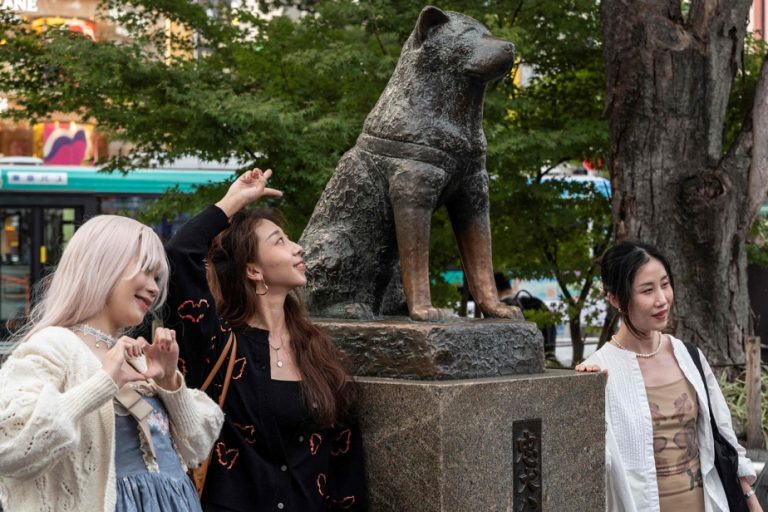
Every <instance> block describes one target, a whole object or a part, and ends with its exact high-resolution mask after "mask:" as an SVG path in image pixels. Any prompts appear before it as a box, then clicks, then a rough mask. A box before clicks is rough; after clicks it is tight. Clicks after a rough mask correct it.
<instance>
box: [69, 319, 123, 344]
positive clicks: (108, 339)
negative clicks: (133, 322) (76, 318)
mask: <svg viewBox="0 0 768 512" xmlns="http://www.w3.org/2000/svg"><path fill="white" fill-rule="evenodd" d="M73 329H74V330H76V331H80V332H81V333H83V334H87V335H88V336H93V337H94V338H96V343H95V344H94V345H95V346H96V348H101V344H102V343H104V344H106V345H107V350H109V349H111V348H112V347H114V346H115V343H117V338H115V337H114V336H110V335H109V334H107V333H105V332H102V331H100V330H98V329H97V328H95V327H91V326H90V325H88V324H77V325H76V326H74V327H73Z"/></svg>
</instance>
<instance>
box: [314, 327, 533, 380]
mask: <svg viewBox="0 0 768 512" xmlns="http://www.w3.org/2000/svg"><path fill="white" fill-rule="evenodd" d="M313 322H314V323H315V324H316V325H317V326H318V327H320V328H321V329H323V330H324V331H325V332H327V333H328V334H329V335H330V336H331V337H332V338H333V339H334V340H335V341H336V344H337V346H338V347H339V348H341V349H342V350H343V351H344V353H345V354H346V355H347V356H348V357H349V358H350V360H351V362H352V369H351V370H352V372H351V373H352V374H353V375H365V376H368V377H395V378H405V379H429V380H445V379H468V378H479V377H496V376H501V375H518V374H530V373H538V372H542V371H544V339H543V338H542V336H541V331H539V329H538V328H537V327H536V324H534V323H531V322H525V321H518V320H502V319H484V320H470V319H457V320H455V321H450V322H441V323H435V322H414V321H412V320H410V319H407V318H393V317H390V318H387V319H385V320H377V321H359V320H335V319H334V320H330V319H313Z"/></svg>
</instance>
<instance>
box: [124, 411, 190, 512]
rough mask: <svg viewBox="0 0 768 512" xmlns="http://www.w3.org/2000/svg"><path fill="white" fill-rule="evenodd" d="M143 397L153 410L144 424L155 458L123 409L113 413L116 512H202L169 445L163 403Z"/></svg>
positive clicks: (133, 422) (131, 418)
mask: <svg viewBox="0 0 768 512" xmlns="http://www.w3.org/2000/svg"><path fill="white" fill-rule="evenodd" d="M143 398H144V400H146V401H147V402H149V403H150V404H151V405H152V408H153V411H152V414H150V416H149V418H148V419H147V422H148V424H149V428H150V432H151V434H152V444H153V445H154V448H155V455H156V457H157V458H153V457H152V455H151V454H150V453H149V450H148V449H147V447H146V443H144V442H143V441H142V438H141V437H142V435H141V434H140V429H139V425H138V423H137V422H136V420H135V419H134V418H133V417H132V416H130V415H127V414H126V412H125V411H124V410H123V411H122V412H118V413H117V414H115V469H116V476H117V507H116V511H117V512H202V509H201V507H200V500H199V499H198V497H197V491H196V490H195V487H194V485H193V484H192V481H191V480H190V479H189V477H188V476H187V474H186V472H185V467H184V465H183V463H182V461H181V459H180V458H179V455H178V454H177V452H176V450H175V448H174V446H173V442H172V440H171V431H170V422H169V421H168V414H167V413H166V411H165V407H164V406H163V403H162V402H161V401H160V400H159V399H157V398H156V397H151V396H144V397H143ZM117 409H118V411H121V408H120V407H119V406H118V407H117Z"/></svg>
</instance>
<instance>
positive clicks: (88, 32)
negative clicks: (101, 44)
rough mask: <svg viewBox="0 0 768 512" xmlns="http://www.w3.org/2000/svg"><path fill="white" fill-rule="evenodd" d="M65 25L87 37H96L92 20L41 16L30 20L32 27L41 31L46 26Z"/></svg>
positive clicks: (93, 38)
mask: <svg viewBox="0 0 768 512" xmlns="http://www.w3.org/2000/svg"><path fill="white" fill-rule="evenodd" d="M59 25H66V26H67V27H68V28H69V30H71V31H72V32H77V33H80V34H83V35H84V36H86V37H88V38H89V39H92V40H95V39H96V24H95V23H94V22H93V21H89V20H83V19H80V18H62V17H60V16H55V17H43V18H36V19H34V20H32V27H34V28H36V29H38V30H40V31H42V30H44V29H45V28H47V27H58V26H59Z"/></svg>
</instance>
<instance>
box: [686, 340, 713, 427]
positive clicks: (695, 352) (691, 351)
mask: <svg viewBox="0 0 768 512" xmlns="http://www.w3.org/2000/svg"><path fill="white" fill-rule="evenodd" d="M683 345H685V348H686V349H688V353H689V354H691V359H693V364H695V365H696V369H697V370H699V375H700V376H701V382H702V383H703V384H704V392H705V393H706V394H707V405H708V406H709V420H710V421H711V422H712V428H714V429H715V430H717V424H716V423H715V417H714V415H713V414H712V401H711V400H710V399H709V387H708V386H707V379H706V377H704V368H703V367H702V366H701V358H700V357H699V349H698V348H696V345H694V344H693V343H691V342H688V341H684V342H683Z"/></svg>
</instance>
